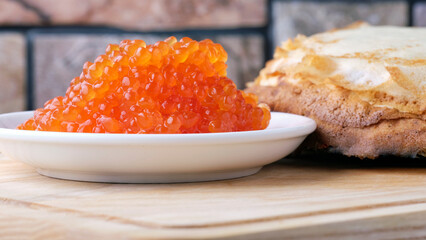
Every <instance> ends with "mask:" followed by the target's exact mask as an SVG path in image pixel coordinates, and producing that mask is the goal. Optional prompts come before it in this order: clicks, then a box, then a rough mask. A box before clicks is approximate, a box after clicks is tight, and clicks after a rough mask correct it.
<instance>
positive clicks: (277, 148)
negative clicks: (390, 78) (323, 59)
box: [0, 112, 316, 183]
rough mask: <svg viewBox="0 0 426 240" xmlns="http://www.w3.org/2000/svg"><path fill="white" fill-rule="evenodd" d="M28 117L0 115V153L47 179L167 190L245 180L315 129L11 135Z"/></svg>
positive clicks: (276, 117)
mask: <svg viewBox="0 0 426 240" xmlns="http://www.w3.org/2000/svg"><path fill="white" fill-rule="evenodd" d="M32 114H33V112H16V113H8V114H1V115H0V151H1V152H3V153H4V154H6V155H7V156H9V157H10V158H12V159H16V160H19V161H22V162H24V163H26V164H28V165H31V166H33V167H35V168H36V169H37V171H38V172H39V173H40V174H42V175H46V176H50V177H54V178H62V179H71V180H81V181H94V182H122V183H169V182H193V181H209V180H219V179H228V178H237V177H243V176H247V175H251V174H254V173H256V172H257V171H259V170H260V169H261V168H262V166H264V165H266V164H269V163H272V162H274V161H277V160H279V159H281V158H283V157H285V156H287V155H288V154H290V153H291V152H292V151H294V150H295V149H296V148H297V147H298V146H299V144H300V143H301V142H302V141H303V140H304V139H305V137H306V136H307V135H308V134H310V133H312V132H313V131H314V130H315V128H316V124H315V122H314V121H313V120H312V119H309V118H306V117H302V116H298V115H293V114H287V113H278V112H273V113H272V118H271V122H270V125H269V127H268V128H267V129H266V130H260V131H246V132H230V133H204V134H93V133H62V132H42V131H26V130H16V129H15V128H16V127H17V126H18V125H19V124H20V123H22V122H24V121H25V120H26V119H28V118H30V117H31V116H32Z"/></svg>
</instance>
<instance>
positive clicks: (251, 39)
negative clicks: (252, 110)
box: [0, 0, 426, 113]
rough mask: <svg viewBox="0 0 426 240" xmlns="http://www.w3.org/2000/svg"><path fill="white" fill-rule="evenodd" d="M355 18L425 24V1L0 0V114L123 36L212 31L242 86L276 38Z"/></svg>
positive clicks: (39, 99)
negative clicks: (227, 56) (226, 54)
mask: <svg viewBox="0 0 426 240" xmlns="http://www.w3.org/2000/svg"><path fill="white" fill-rule="evenodd" d="M410 14H411V15H410ZM359 20H362V21H367V22H370V23H371V24H387V25H401V26H404V25H415V26H426V1H419V0H417V1H413V0H410V1H408V0H407V1H405V0H399V1H398V0H395V1H390V0H376V1H367V0H365V1H355V0H353V1H350V0H344V1H337V0H326V1H320V0H317V1H314V0H311V1H309V0H293V1H292V0H0V113H1V112H11V111H20V110H25V109H33V108H37V107H41V106H42V105H43V103H44V102H45V101H46V100H48V99H50V98H52V97H54V96H58V95H63V94H64V93H65V90H66V88H67V86H68V84H69V82H70V80H71V79H72V78H73V77H74V76H77V75H79V74H80V72H81V69H82V65H83V63H84V62H86V61H93V60H94V59H95V58H96V56H97V55H99V54H101V53H102V52H103V51H104V50H105V47H106V44H107V43H118V42H119V41H121V40H122V39H133V38H141V39H144V40H145V41H146V42H148V43H152V42H155V41H158V40H160V39H164V38H165V37H168V36H170V35H174V36H176V37H182V36H189V37H192V38H194V39H198V40H200V39H204V38H210V39H212V40H213V41H215V42H219V43H221V44H222V45H223V46H224V48H225V49H226V50H227V52H228V54H229V60H228V75H229V77H230V78H231V79H233V80H234V81H235V83H236V84H237V86H238V87H239V88H244V86H245V83H246V82H249V81H252V80H253V79H254V78H255V77H256V76H257V74H258V72H259V70H260V69H261V68H262V67H263V66H264V64H265V61H266V60H268V59H269V58H270V57H271V56H272V52H273V49H274V48H275V46H276V45H278V44H280V42H281V41H284V40H285V39H287V38H290V37H294V36H295V35H296V34H298V33H302V34H305V35H311V34H314V33H317V32H321V31H324V30H327V29H330V28H335V27H342V26H345V25H347V24H349V23H352V22H354V21H359Z"/></svg>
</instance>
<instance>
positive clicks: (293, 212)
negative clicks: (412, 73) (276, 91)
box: [0, 155, 426, 240]
mask: <svg viewBox="0 0 426 240" xmlns="http://www.w3.org/2000/svg"><path fill="white" fill-rule="evenodd" d="M343 160H344V161H350V164H341V163H340V162H338V161H336V160H334V161H328V160H324V159H323V160H319V163H314V162H309V161H304V160H284V161H281V162H279V163H276V164H273V165H270V166H267V167H265V168H264V169H263V170H261V171H260V172H259V173H258V174H256V175H253V176H251V177H246V178H241V179H235V180H227V181H217V182H206V183H189V184H145V185H144V184H101V183H86V182H73V181H64V180H57V179H51V178H47V177H43V176H40V175H38V174H37V173H36V172H35V171H34V169H32V168H31V167H29V166H26V165H24V164H21V163H19V162H16V161H12V160H10V159H7V158H6V157H4V156H1V155H0V239H2V240H3V239H198V238H203V239H425V238H426V168H425V166H426V165H425V164H424V163H420V164H419V161H421V160H417V162H416V161H412V163H409V164H407V163H404V166H402V167H401V166H396V165H400V164H399V163H398V164H394V163H393V164H388V163H387V162H386V160H383V161H381V162H378V163H371V162H365V161H364V162H353V161H352V160H348V159H343ZM399 161H401V160H399ZM404 161H406V160H404ZM423 162H425V161H424V159H423ZM383 164H384V165H386V166H383Z"/></svg>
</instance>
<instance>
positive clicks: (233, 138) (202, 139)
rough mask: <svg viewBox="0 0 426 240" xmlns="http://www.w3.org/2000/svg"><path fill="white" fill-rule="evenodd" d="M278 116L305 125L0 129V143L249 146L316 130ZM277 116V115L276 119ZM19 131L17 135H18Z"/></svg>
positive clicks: (309, 124)
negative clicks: (129, 130) (139, 130)
mask: <svg viewBox="0 0 426 240" xmlns="http://www.w3.org/2000/svg"><path fill="white" fill-rule="evenodd" d="M30 112H34V111H20V112H12V113H4V114H0V117H6V116H7V115H16V114H29V113H30ZM274 115H281V116H285V117H290V118H300V119H303V120H304V121H305V122H306V123H305V124H304V125H302V126H292V127H280V128H273V129H264V130H253V131H240V132H222V133H188V134H125V133H114V134H112V133H102V134H101V133H74V132H72V133H70V132H48V131H30V130H18V129H10V128H1V127H0V140H2V139H3V140H19V141H31V142H55V143H70V142H72V143H73V144H88V143H89V144H113V145H115V144H117V142H118V141H119V142H120V143H121V144H131V145H133V144H150V145H157V144H161V145H164V144H174V145H175V144H188V143H189V142H191V143H192V144H194V145H203V144H212V143H217V142H218V140H220V143H221V144H224V143H249V142H258V141H268V140H269V141H272V140H276V139H283V138H294V137H301V136H305V135H308V134H310V133H312V132H313V131H315V129H316V127H317V124H316V123H315V121H314V120H313V119H311V118H309V117H305V116H301V115H297V114H292V113H283V112H271V116H274ZM277 117H278V116H277ZM18 132H19V134H17V133H18Z"/></svg>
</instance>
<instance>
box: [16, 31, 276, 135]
mask: <svg viewBox="0 0 426 240" xmlns="http://www.w3.org/2000/svg"><path fill="white" fill-rule="evenodd" d="M226 60H227V53H226V52H225V50H224V49H223V47H222V46H221V45H220V44H217V43H213V42H212V41H211V40H203V41H201V42H197V41H195V40H192V39H190V38H182V39H181V40H180V41H177V39H176V38H174V37H170V38H168V39H166V40H165V41H159V42H157V43H155V44H153V45H146V44H145V42H144V41H142V40H133V41H130V40H124V41H122V42H121V43H120V44H119V45H116V44H110V45H108V47H107V49H106V52H105V54H104V55H100V56H99V57H98V58H97V59H96V60H95V62H94V63H91V62H87V63H85V64H84V67H83V72H82V73H81V75H80V76H79V77H76V78H74V79H73V80H72V82H71V84H70V87H69V88H68V90H67V92H66V95H65V96H64V97H62V96H60V97H56V98H54V99H52V100H50V101H48V102H46V103H45V105H44V108H41V109H37V110H36V111H35V113H34V117H33V118H31V119H29V120H28V121H26V122H25V123H23V124H22V125H20V126H19V127H18V129H24V130H38V131H59V132H85V133H208V132H231V131H247V130H259V129H265V128H266V127H267V126H268V124H269V120H270V118H271V115H270V112H269V109H268V108H267V107H266V106H260V107H259V106H257V97H256V96H255V95H253V94H246V93H244V92H242V91H240V90H237V88H236V86H235V84H234V83H233V82H232V80H230V79H229V78H227V77H226V67H227V65H226V64H225V62H226Z"/></svg>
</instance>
